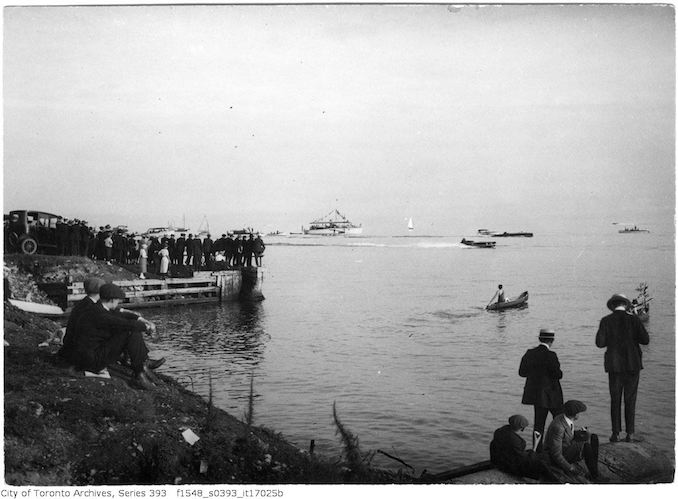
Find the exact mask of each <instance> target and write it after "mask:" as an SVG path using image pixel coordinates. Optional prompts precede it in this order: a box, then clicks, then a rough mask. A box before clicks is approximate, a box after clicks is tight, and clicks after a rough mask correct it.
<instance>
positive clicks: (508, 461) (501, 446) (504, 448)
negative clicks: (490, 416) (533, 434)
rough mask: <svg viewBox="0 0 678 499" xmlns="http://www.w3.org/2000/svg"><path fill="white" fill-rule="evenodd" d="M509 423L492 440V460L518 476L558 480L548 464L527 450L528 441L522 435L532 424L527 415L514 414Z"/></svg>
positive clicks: (500, 467)
mask: <svg viewBox="0 0 678 499" xmlns="http://www.w3.org/2000/svg"><path fill="white" fill-rule="evenodd" d="M508 422H509V424H507V425H504V426H502V427H501V428H498V429H497V430H496V431H495V432H494V437H493V439H492V442H490V461H492V464H494V465H495V466H496V467H497V468H499V469H500V470H502V471H504V472H506V473H511V474H513V475H518V476H526V477H529V478H536V479H544V480H547V481H549V482H554V481H556V479H555V476H554V475H553V473H552V472H551V471H550V470H549V468H548V466H546V464H545V463H544V462H543V461H541V459H540V458H539V456H538V455H537V454H536V453H535V452H534V451H533V450H532V449H529V450H526V447H527V443H526V442H525V440H524V439H523V437H521V436H520V432H522V431H523V430H524V429H525V428H527V426H528V425H529V424H530V423H529V421H528V420H527V418H526V417H525V416H521V415H520V414H514V415H513V416H511V417H510V418H509V419H508Z"/></svg>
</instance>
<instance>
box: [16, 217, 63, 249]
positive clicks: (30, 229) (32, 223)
mask: <svg viewBox="0 0 678 499" xmlns="http://www.w3.org/2000/svg"><path fill="white" fill-rule="evenodd" d="M58 218H59V216H58V215H54V214H52V213H46V212H44V211H31V210H14V211H10V212H9V215H6V216H5V219H4V225H5V244H7V245H8V247H7V249H9V250H10V251H16V252H19V253H24V254H27V255H32V254H33V253H36V252H40V253H53V252H55V251H56V248H57V240H56V227H57V220H58Z"/></svg>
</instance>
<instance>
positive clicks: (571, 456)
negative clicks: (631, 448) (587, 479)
mask: <svg viewBox="0 0 678 499" xmlns="http://www.w3.org/2000/svg"><path fill="white" fill-rule="evenodd" d="M585 411H586V404H584V403H583V402H580V401H579V400H568V401H567V402H565V403H564V404H563V407H562V412H561V413H560V414H558V415H557V416H556V417H555V418H553V421H551V424H550V425H549V429H548V430H547V431H546V438H545V442H544V450H545V451H546V453H547V454H548V456H549V459H550V460H551V463H552V464H554V465H555V466H557V467H559V468H561V469H562V470H563V471H565V472H567V473H571V474H576V473H577V467H576V466H575V464H576V463H578V462H579V461H581V460H582V458H583V459H584V462H585V463H586V467H587V468H588V470H589V474H590V475H591V478H592V479H593V480H598V479H599V476H598V436H597V435H596V434H595V433H588V431H586V430H584V429H582V430H576V431H575V428H574V422H575V421H577V419H579V414H581V413H582V412H585Z"/></svg>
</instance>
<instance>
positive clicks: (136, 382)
mask: <svg viewBox="0 0 678 499" xmlns="http://www.w3.org/2000/svg"><path fill="white" fill-rule="evenodd" d="M132 386H133V387H134V388H139V389H140V390H152V389H153V388H155V385H154V384H153V383H151V380H150V379H148V376H146V374H145V373H143V372H140V373H138V374H135V375H134V378H132Z"/></svg>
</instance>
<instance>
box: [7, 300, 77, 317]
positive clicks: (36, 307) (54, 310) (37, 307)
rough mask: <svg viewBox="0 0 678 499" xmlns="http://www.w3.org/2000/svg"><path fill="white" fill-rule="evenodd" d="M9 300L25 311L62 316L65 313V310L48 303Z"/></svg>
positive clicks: (43, 315)
mask: <svg viewBox="0 0 678 499" xmlns="http://www.w3.org/2000/svg"><path fill="white" fill-rule="evenodd" d="M9 302H10V303H11V304H12V305H14V306H15V307H16V308H18V309H20V310H23V311H24V312H30V313H32V314H36V315H39V316H41V317H52V318H56V317H62V316H64V315H65V313H64V311H63V310H62V309H61V308H60V307H57V306H56V305H48V304H46V303H35V302H32V301H23V300H14V299H12V298H10V300H9Z"/></svg>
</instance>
